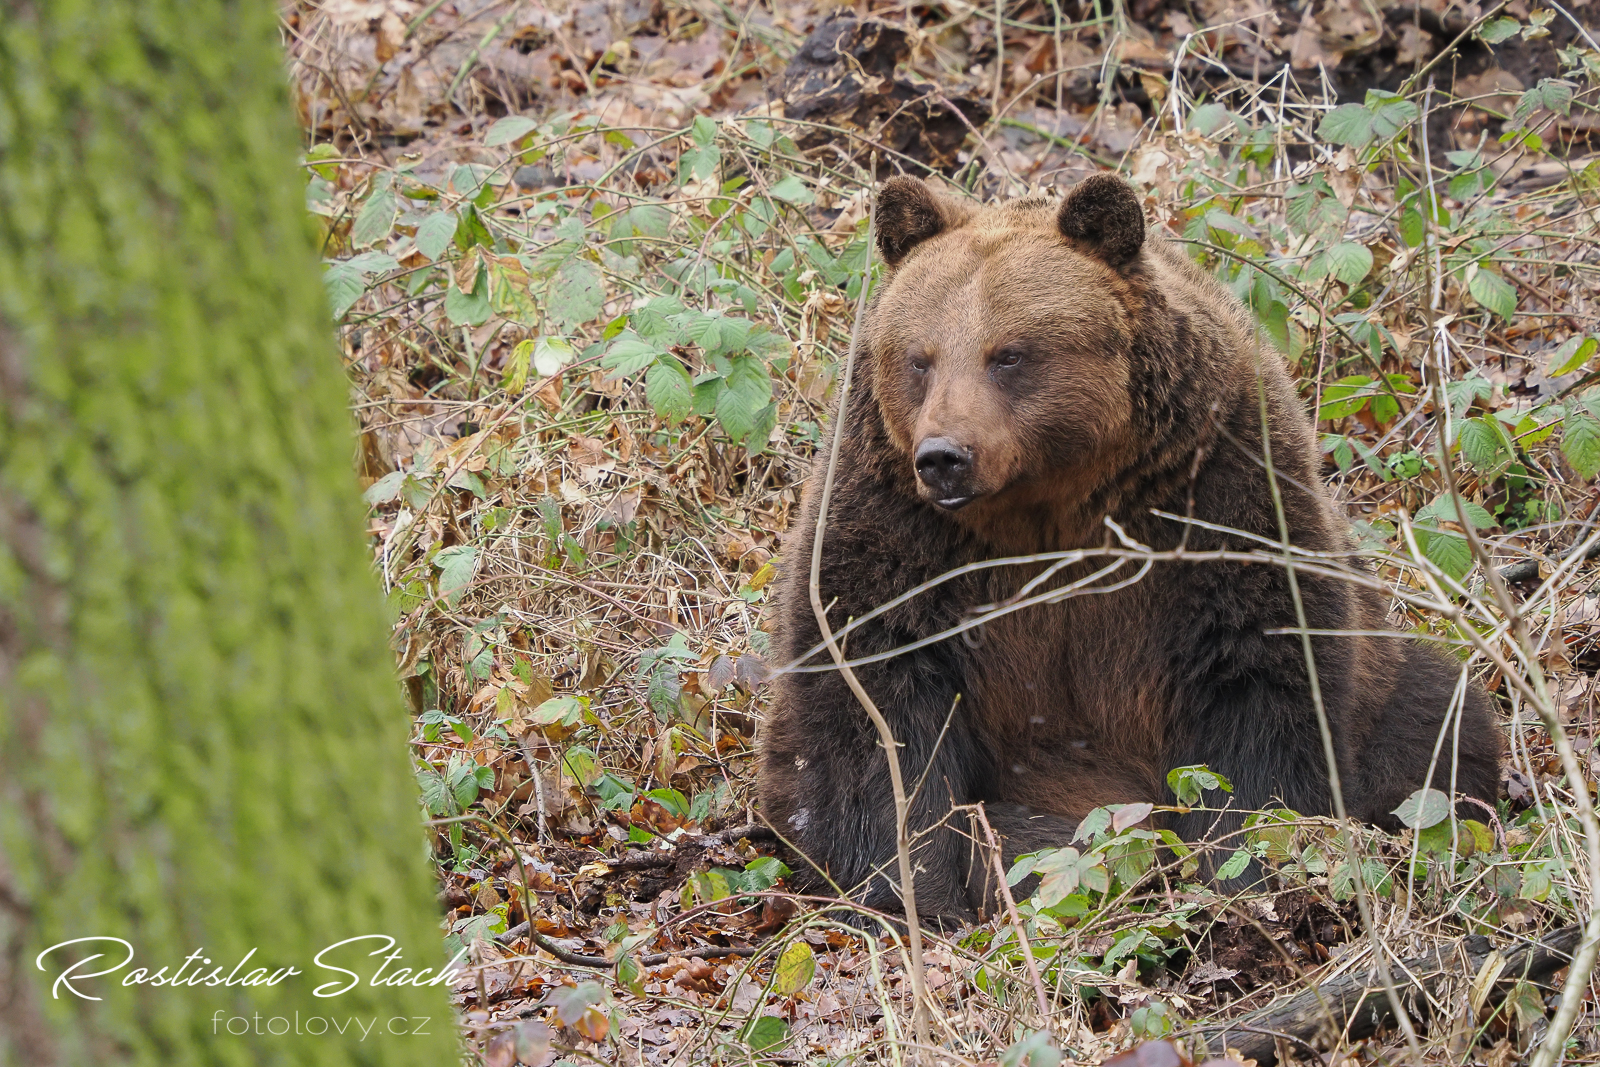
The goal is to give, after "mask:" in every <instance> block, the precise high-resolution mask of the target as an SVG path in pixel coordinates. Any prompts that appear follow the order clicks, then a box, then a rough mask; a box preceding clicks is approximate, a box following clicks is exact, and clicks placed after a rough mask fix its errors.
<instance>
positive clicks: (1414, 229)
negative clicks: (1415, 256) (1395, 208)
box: [1400, 208, 1428, 248]
mask: <svg viewBox="0 0 1600 1067" xmlns="http://www.w3.org/2000/svg"><path fill="white" fill-rule="evenodd" d="M1427 237H1428V227H1427V221H1426V220H1425V219H1423V217H1422V212H1420V211H1418V210H1416V209H1415V208H1406V209H1405V210H1404V211H1402V212H1401V213H1400V239H1401V240H1402V241H1404V242H1405V243H1406V245H1407V246H1408V247H1411V248H1417V247H1420V246H1421V244H1422V242H1423V241H1425V240H1427Z"/></svg>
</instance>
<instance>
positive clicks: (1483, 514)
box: [1416, 493, 1495, 530]
mask: <svg viewBox="0 0 1600 1067" xmlns="http://www.w3.org/2000/svg"><path fill="white" fill-rule="evenodd" d="M1461 503H1462V507H1463V509H1464V510H1465V511H1466V518H1465V519H1463V518H1462V517H1461V513H1460V512H1458V511H1456V505H1455V498H1453V497H1452V496H1451V495H1450V494H1449V493H1440V494H1439V495H1438V496H1437V497H1435V498H1434V499H1433V502H1432V503H1430V504H1429V505H1428V506H1427V507H1425V508H1423V509H1422V510H1421V511H1419V512H1417V514H1416V519H1417V521H1418V522H1420V523H1430V522H1455V523H1460V524H1462V525H1466V523H1468V522H1470V523H1472V528H1473V529H1475V530H1487V529H1489V528H1490V527H1492V526H1494V524H1495V521H1494V516H1493V515H1491V514H1489V512H1488V511H1486V510H1485V509H1484V508H1483V506H1482V505H1481V504H1474V503H1473V502H1472V501H1470V500H1466V499H1463V500H1462V501H1461Z"/></svg>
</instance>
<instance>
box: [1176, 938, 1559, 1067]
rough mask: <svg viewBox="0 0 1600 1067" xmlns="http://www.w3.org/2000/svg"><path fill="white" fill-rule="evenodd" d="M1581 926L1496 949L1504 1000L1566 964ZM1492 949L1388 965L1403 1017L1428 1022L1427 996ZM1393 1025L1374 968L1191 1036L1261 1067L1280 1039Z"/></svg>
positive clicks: (1449, 948) (1479, 941)
mask: <svg viewBox="0 0 1600 1067" xmlns="http://www.w3.org/2000/svg"><path fill="white" fill-rule="evenodd" d="M1582 932H1583V929H1582V927H1579V926H1565V927H1562V928H1561V929H1559V930H1556V931H1554V932H1552V933H1550V934H1547V935H1545V937H1544V938H1543V939H1541V940H1539V941H1536V942H1530V943H1527V944H1522V945H1516V946H1513V947H1511V948H1507V949H1504V950H1502V951H1501V952H1500V956H1501V958H1502V959H1503V960H1504V964H1505V965H1504V967H1503V968H1502V969H1501V971H1500V976H1499V978H1498V979H1496V981H1495V983H1494V991H1495V993H1496V994H1498V995H1501V996H1503V995H1504V994H1505V993H1506V992H1507V991H1509V990H1510V988H1511V987H1512V986H1514V985H1515V984H1516V983H1517V982H1519V981H1524V980H1527V981H1538V980H1540V979H1543V978H1548V977H1549V976H1550V975H1552V974H1554V973H1555V972H1556V971H1559V970H1561V968H1563V967H1565V966H1566V965H1567V964H1568V963H1570V962H1571V959H1572V952H1573V950H1574V949H1576V948H1577V946H1578V938H1579V936H1580V935H1581V934H1582ZM1493 951H1495V947H1494V945H1493V943H1491V942H1490V940H1489V939H1488V938H1487V937H1483V936H1481V935H1477V934H1474V935H1472V936H1469V937H1464V938H1462V939H1461V940H1459V941H1456V942H1454V943H1452V944H1449V945H1445V946H1443V947H1442V948H1438V949H1435V950H1434V951H1433V952H1430V953H1429V954H1427V955H1426V956H1421V957H1419V958H1417V959H1411V960H1405V961H1403V962H1402V964H1401V965H1400V966H1398V967H1391V968H1390V976H1391V977H1392V979H1393V980H1394V983H1395V987H1396V992H1398V993H1399V994H1400V1002H1401V1004H1402V1005H1403V1006H1404V1007H1405V1009H1406V1011H1407V1013H1408V1014H1409V1015H1410V1016H1411V1017H1412V1019H1414V1020H1416V1021H1419V1022H1421V1021H1425V1020H1426V1019H1427V1017H1428V1010H1427V997H1428V995H1429V994H1431V993H1434V992H1435V991H1436V990H1437V989H1438V988H1439V987H1440V986H1441V985H1443V984H1444V983H1445V982H1446V981H1447V980H1456V981H1463V982H1470V981H1472V980H1473V978H1474V977H1476V976H1477V974H1478V972H1479V971H1480V970H1481V969H1482V967H1483V963H1484V961H1485V960H1487V959H1488V958H1489V955H1490V953H1491V952H1493ZM1393 1025H1395V1017H1394V1012H1393V1011H1392V1010H1390V1007H1389V998H1388V995H1387V994H1386V993H1385V992H1384V990H1383V982H1382V979H1380V978H1379V977H1378V975H1377V973H1376V972H1375V971H1373V970H1370V969H1369V970H1367V971H1364V972H1363V973H1361V974H1347V975H1344V976H1342V977H1339V978H1335V979H1333V980H1332V981H1328V982H1324V983H1323V984H1322V985H1320V986H1317V987H1316V988H1315V989H1308V990H1306V991H1305V992H1304V993H1300V994H1298V995H1296V996H1293V997H1288V998H1285V999H1282V1000H1277V1001H1274V1002H1273V1003H1271V1004H1268V1005H1267V1006H1266V1007H1264V1008H1261V1009H1259V1010H1257V1011H1253V1012H1251V1013H1250V1014H1248V1015H1245V1016H1242V1017H1240V1018H1238V1019H1233V1020H1230V1021H1228V1022H1227V1023H1222V1024H1218V1025H1213V1026H1203V1027H1200V1028H1199V1029H1198V1030H1197V1031H1196V1032H1195V1036H1196V1037H1197V1038H1199V1039H1200V1040H1202V1041H1203V1042H1204V1043H1205V1046H1206V1048H1207V1050H1208V1051H1209V1052H1210V1053H1211V1054H1213V1055H1218V1056H1220V1055H1222V1054H1223V1052H1224V1050H1225V1049H1228V1048H1234V1049H1238V1050H1239V1052H1240V1053H1242V1054H1243V1056H1244V1058H1245V1059H1247V1060H1255V1061H1257V1062H1258V1063H1259V1064H1261V1065H1262V1067H1266V1065H1267V1064H1271V1063H1275V1062H1277V1059H1278V1042H1279V1040H1286V1041H1288V1042H1290V1043H1291V1044H1295V1045H1300V1046H1302V1047H1306V1046H1309V1044H1310V1043H1311V1042H1312V1041H1313V1040H1314V1039H1315V1038H1317V1037H1318V1036H1319V1035H1321V1036H1326V1035H1327V1034H1328V1032H1329V1030H1330V1028H1331V1029H1332V1030H1333V1031H1335V1032H1338V1033H1344V1034H1345V1035H1346V1036H1347V1037H1349V1038H1350V1039H1351V1040H1359V1039H1360V1038H1364V1037H1371V1036H1372V1035H1373V1034H1374V1033H1376V1032H1377V1031H1378V1029H1379V1028H1380V1027H1384V1026H1393Z"/></svg>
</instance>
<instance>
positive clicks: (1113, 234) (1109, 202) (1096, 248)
mask: <svg viewBox="0 0 1600 1067" xmlns="http://www.w3.org/2000/svg"><path fill="white" fill-rule="evenodd" d="M1056 226H1057V227H1059V228H1060V230H1061V235H1062V236H1063V237H1066V238H1067V239H1068V240H1069V241H1071V242H1072V243H1073V244H1075V245H1076V246H1077V247H1078V250H1079V251H1081V252H1085V253H1087V254H1088V255H1091V256H1094V257H1096V258H1097V259H1101V260H1104V261H1105V263H1106V264H1107V265H1108V266H1111V267H1122V266H1124V265H1126V264H1127V263H1128V261H1129V260H1131V259H1133V258H1134V257H1135V256H1137V255H1138V254H1139V249H1141V248H1143V247H1144V208H1143V207H1142V206H1141V205H1140V203H1139V194H1137V193H1135V192H1134V191H1133V187H1132V186H1130V185H1129V184H1128V183H1127V182H1125V181H1123V180H1122V179H1121V178H1119V177H1117V176H1116V175H1115V174H1095V175H1092V176H1090V177H1088V178H1085V179H1084V180H1083V181H1081V182H1079V183H1078V184H1077V185H1075V186H1073V187H1072V192H1070V193H1068V194H1067V198H1066V199H1065V200H1064V201H1062V203H1061V211H1060V213H1059V214H1057V215H1056Z"/></svg>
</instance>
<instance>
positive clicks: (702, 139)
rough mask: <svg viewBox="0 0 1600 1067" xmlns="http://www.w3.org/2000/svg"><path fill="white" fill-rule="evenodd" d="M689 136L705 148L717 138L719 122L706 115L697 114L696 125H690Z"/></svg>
mask: <svg viewBox="0 0 1600 1067" xmlns="http://www.w3.org/2000/svg"><path fill="white" fill-rule="evenodd" d="M689 136H690V137H692V138H693V139H694V143H695V144H697V145H699V146H700V147H701V148H705V147H706V146H707V145H710V144H711V143H712V142H714V141H715V140H716V139H717V122H716V120H715V119H713V118H710V117H709V116H706V115H696V116H695V117H694V125H693V126H691V127H689Z"/></svg>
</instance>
